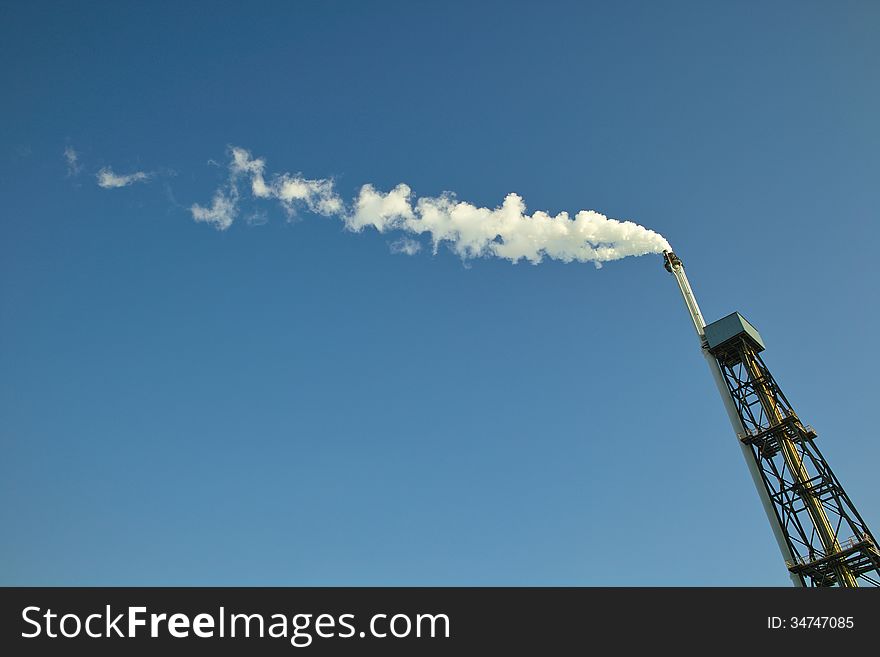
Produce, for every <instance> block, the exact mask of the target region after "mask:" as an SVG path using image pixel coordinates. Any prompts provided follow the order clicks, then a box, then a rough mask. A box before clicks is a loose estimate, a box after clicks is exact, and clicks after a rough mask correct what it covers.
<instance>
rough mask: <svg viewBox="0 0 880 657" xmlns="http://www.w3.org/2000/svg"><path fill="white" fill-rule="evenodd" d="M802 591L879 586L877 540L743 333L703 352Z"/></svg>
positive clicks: (879, 571) (810, 429)
mask: <svg viewBox="0 0 880 657" xmlns="http://www.w3.org/2000/svg"><path fill="white" fill-rule="evenodd" d="M709 352H710V353H711V354H712V356H714V357H715V358H716V359H717V361H718V365H719V367H720V368H721V372H722V374H723V376H724V380H725V382H726V383H727V387H728V390H729V391H730V396H731V398H732V399H733V402H734V405H735V407H736V411H737V413H738V414H739V417H740V420H741V422H742V426H743V428H744V429H745V432H744V434H742V435H739V436H738V438H739V439H740V441H742V442H743V443H744V444H745V445H748V447H749V449H750V452H751V454H752V457H753V458H754V460H755V463H756V464H757V467H758V470H759V471H760V473H761V478H762V479H763V482H764V486H765V488H766V489H767V494H768V496H769V498H770V500H771V501H772V503H773V509H774V511H775V512H776V520H777V522H778V523H779V525H780V527H781V528H782V530H783V533H784V535H785V538H786V541H787V542H788V547H789V551H790V552H791V555H792V557H793V559H792V560H789V561H787V566H788V569H789V571H790V572H791V573H793V574H794V575H796V576H797V577H798V578H800V580H801V583H802V584H803V585H804V586H816V587H827V586H846V587H854V586H859V585H862V586H865V585H867V586H880V551H878V549H877V542H876V541H875V540H874V536H873V535H872V534H871V532H870V530H869V529H868V527H867V525H866V524H865V521H864V520H862V517H861V516H860V515H859V512H858V511H857V510H856V507H855V505H854V504H853V503H852V501H851V500H850V499H849V496H848V495H847V494H846V491H845V490H844V489H843V486H842V485H841V483H840V481H839V480H838V479H837V477H836V476H834V472H832V470H831V466H829V465H828V462H827V461H826V460H825V457H824V456H822V453H821V452H820V451H819V448H818V447H817V446H816V443H815V440H816V432H815V431H814V430H813V428H812V427H810V426H809V425H805V424H803V423H802V422H801V421H800V419H799V418H798V416H797V414H796V413H795V411H794V409H793V408H792V407H791V404H789V402H788V399H786V397H785V395H784V394H783V392H782V390H781V389H780V387H779V385H778V384H777V383H776V380H775V379H774V378H773V375H772V374H771V373H770V370H769V369H768V368H767V366H766V365H765V364H764V361H763V359H762V358H761V356H760V354H759V353H758V348H757V346H756V345H755V344H754V343H753V342H752V340H751V339H749V337H748V336H747V335H745V334H742V333H741V334H740V335H739V336H737V337H736V338H734V339H733V340H730V341H728V342H727V343H724V344H721V345H718V346H717V347H715V348H714V349H709Z"/></svg>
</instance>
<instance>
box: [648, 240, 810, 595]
mask: <svg viewBox="0 0 880 657" xmlns="http://www.w3.org/2000/svg"><path fill="white" fill-rule="evenodd" d="M663 256H664V258H665V259H666V262H667V263H668V265H669V267H668V268H669V269H670V271H671V272H672V274H673V276H675V280H676V282H677V283H678V289H679V291H680V292H681V296H682V298H683V299H684V305H685V307H686V308H687V311H688V314H689V315H690V317H691V321H692V322H693V323H694V328H695V329H696V331H697V337H698V338H699V339H700V351H701V352H702V353H703V356H704V357H705V358H706V363H708V365H709V371H710V372H712V379H713V380H714V381H715V386H716V387H717V388H718V394H720V395H721V401H722V402H723V403H724V409H725V410H726V411H727V418H728V419H729V420H730V425H731V426H732V427H733V433H734V435H735V436H736V442H737V443H738V444H739V447H740V451H742V454H743V457H744V458H745V460H746V466H747V467H748V469H749V474H750V475H751V476H752V483H754V484H755V489H756V490H757V491H758V498H760V500H761V506H763V507H764V513H765V514H766V515H767V520H768V521H769V522H770V527H771V529H772V530H773V535H774V536H775V537H776V544H777V545H778V546H779V551H780V552H781V553H782V559H783V561H785V562H786V565H785V567H786V569H788V563H794V561H795V556H794V555H793V554H792V553H791V549H790V548H789V546H788V541H787V540H786V537H785V534H783V532H782V527H780V526H779V520H778V519H777V517H776V511H775V509H774V507H773V503H772V502H771V501H770V495H769V494H768V493H767V487H766V486H765V485H764V479H763V477H762V476H761V472H760V470H759V469H758V464H757V463H756V462H755V457H754V456H753V455H752V451H751V448H750V447H749V446H748V445H746V444H745V443H743V441H742V440H740V438H739V437H740V436H744V435H746V429H745V427H744V426H743V423H742V419H741V418H740V415H739V412H737V410H736V404H735V403H734V401H733V397H732V396H731V394H730V390H729V389H728V387H727V383H726V382H725V381H724V375H723V374H722V372H721V366H720V365H719V364H718V361H717V360H716V359H715V357H714V356H713V355H712V354H710V353H709V346H708V344H707V343H706V331H705V329H706V321H705V320H704V319H703V313H702V312H700V306H699V305H698V304H697V298H696V297H695V296H694V292H693V290H692V289H691V284H690V281H688V277H687V274H685V273H684V265H683V264H682V263H681V260H679V259H678V257H677V256H676V255H675V254H674V253H671V252H670V253H666V252H664V254H663ZM788 574H789V577H790V578H791V582H792V584H794V586H803V585H804V583H803V581H802V580H801V578H800V577H798V576H797V575H795V574H794V573H793V572H791V571H789V573H788Z"/></svg>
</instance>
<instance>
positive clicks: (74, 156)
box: [64, 146, 82, 178]
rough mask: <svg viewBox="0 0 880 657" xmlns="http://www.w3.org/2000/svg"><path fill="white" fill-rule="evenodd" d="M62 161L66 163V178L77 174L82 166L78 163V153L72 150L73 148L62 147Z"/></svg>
mask: <svg viewBox="0 0 880 657" xmlns="http://www.w3.org/2000/svg"><path fill="white" fill-rule="evenodd" d="M64 161H65V162H66V163H67V176H68V178H72V177H74V176H76V175H78V174H79V172H80V170H81V169H82V166H81V165H80V163H79V153H77V152H76V151H75V150H74V148H73V146H65V147H64Z"/></svg>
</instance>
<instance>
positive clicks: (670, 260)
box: [663, 251, 682, 274]
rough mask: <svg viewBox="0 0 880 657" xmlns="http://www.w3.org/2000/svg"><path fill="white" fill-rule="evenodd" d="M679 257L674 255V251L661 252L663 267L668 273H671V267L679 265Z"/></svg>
mask: <svg viewBox="0 0 880 657" xmlns="http://www.w3.org/2000/svg"><path fill="white" fill-rule="evenodd" d="M681 266H682V264H681V259H680V258H679V257H678V256H677V255H675V252H674V251H664V252H663V267H664V268H665V269H666V271H668V272H669V273H670V274H671V273H673V271H672V268H673V267H681Z"/></svg>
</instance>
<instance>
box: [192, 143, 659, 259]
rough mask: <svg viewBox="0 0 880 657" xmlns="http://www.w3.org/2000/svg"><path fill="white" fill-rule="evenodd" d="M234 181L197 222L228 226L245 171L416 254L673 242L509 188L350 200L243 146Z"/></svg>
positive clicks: (280, 197) (401, 189)
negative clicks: (491, 199) (548, 206)
mask: <svg viewBox="0 0 880 657" xmlns="http://www.w3.org/2000/svg"><path fill="white" fill-rule="evenodd" d="M230 154H231V161H230V164H229V182H228V184H227V185H226V186H225V187H224V188H221V189H220V190H218V191H217V192H216V193H215V195H214V198H213V199H212V203H211V206H210V207H207V208H206V207H203V206H201V205H198V204H195V205H193V206H192V207H191V208H190V211H191V212H192V215H193V218H194V219H195V220H196V221H207V222H210V223H213V224H214V225H215V226H216V227H217V228H218V229H220V230H225V229H227V228H229V226H231V225H232V223H233V221H234V220H235V218H236V217H237V215H238V201H239V191H238V181H239V180H240V179H242V178H247V179H248V182H249V183H250V191H251V194H252V195H253V196H254V197H255V198H258V199H275V200H277V201H278V202H279V203H281V205H282V207H283V208H284V209H285V211H286V212H287V213H288V216H293V215H294V214H295V213H296V210H297V207H299V206H304V207H305V208H307V209H308V210H309V211H310V212H313V213H315V214H320V215H323V216H326V217H335V218H337V219H339V220H341V221H342V222H343V223H344V224H345V226H346V228H348V229H349V230H351V231H354V232H360V231H362V230H363V229H364V228H367V227H372V228H374V229H375V230H377V231H379V232H380V233H384V232H387V231H401V232H403V233H405V234H406V236H404V237H401V238H400V239H398V240H397V241H396V242H394V243H392V245H391V249H392V252H394V253H405V254H407V255H413V254H415V253H417V252H418V251H419V250H420V249H421V244H420V243H419V242H418V241H417V240H414V239H412V237H410V236H421V235H426V236H427V237H428V238H429V239H430V241H431V244H432V247H433V252H434V253H437V250H438V248H439V247H440V245H441V244H444V243H446V244H448V245H449V247H450V248H451V249H452V250H453V251H454V252H455V253H456V254H458V255H459V256H460V257H461V258H464V259H467V258H479V257H498V258H504V259H506V260H510V261H511V262H518V261H520V260H527V261H528V262H531V263H533V264H538V263H539V262H541V260H543V259H544V258H545V257H547V258H553V259H556V260H561V261H563V262H593V263H595V264H596V266H597V267H598V266H601V263H603V262H608V261H611V260H619V259H620V258H625V257H627V256H639V255H645V254H648V253H661V252H662V251H664V250H669V249H670V246H669V243H668V242H667V241H666V240H665V239H664V238H663V236H662V235H660V234H659V233H657V232H655V231H653V230H649V229H648V228H645V227H644V226H640V225H639V224H636V223H633V222H632V221H620V220H617V219H609V218H608V217H606V216H605V215H603V214H600V213H598V212H595V211H593V210H581V211H580V212H578V213H576V214H575V215H574V217H573V218H572V217H570V215H569V214H568V213H567V212H560V213H559V214H557V215H555V216H553V215H550V214H548V213H546V212H541V211H536V212H533V213H532V214H528V213H526V206H525V203H524V202H523V199H522V198H521V197H520V196H518V195H517V194H513V193H511V194H508V195H507V196H506V197H505V199H504V202H503V203H502V204H501V206H500V207H496V208H485V207H477V206H475V205H472V204H470V203H467V202H466V201H460V200H458V199H457V198H456V197H455V195H454V194H452V193H449V192H446V193H444V194H442V195H440V196H437V197H421V198H414V197H413V193H412V190H411V189H410V188H409V186H408V185H405V184H403V183H401V184H399V185H397V186H396V187H395V188H394V189H392V190H390V191H388V192H382V191H378V190H376V189H375V188H374V187H373V186H372V185H364V186H363V187H361V189H360V192H359V193H358V196H357V198H356V199H355V200H354V202H353V204H352V206H351V207H347V206H346V205H345V203H343V201H342V199H341V198H340V197H339V195H338V194H337V193H336V191H335V189H334V184H333V181H332V180H327V179H318V180H312V179H307V178H305V177H303V176H302V174H295V175H291V174H289V173H281V174H275V175H274V176H272V177H271V179H270V180H268V181H267V179H266V163H265V161H264V160H263V159H261V158H254V157H252V156H251V154H250V152H248V151H247V150H245V149H243V148H238V147H232V148H231V149H230Z"/></svg>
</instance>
